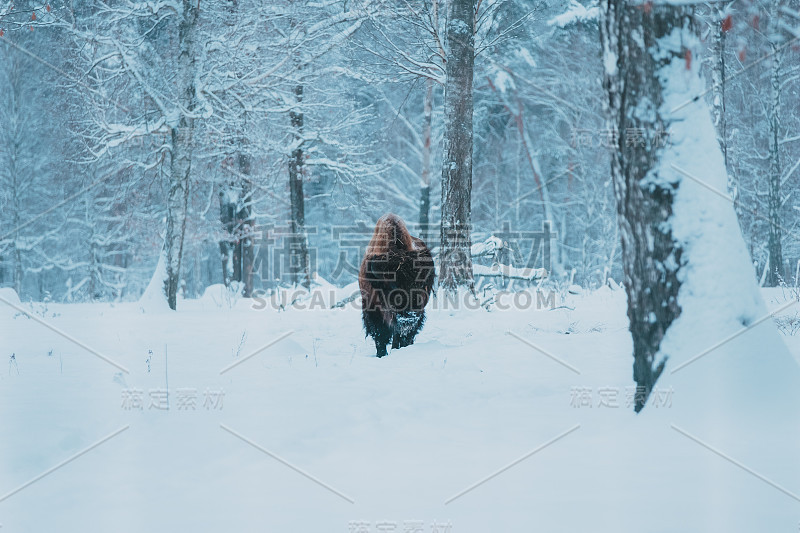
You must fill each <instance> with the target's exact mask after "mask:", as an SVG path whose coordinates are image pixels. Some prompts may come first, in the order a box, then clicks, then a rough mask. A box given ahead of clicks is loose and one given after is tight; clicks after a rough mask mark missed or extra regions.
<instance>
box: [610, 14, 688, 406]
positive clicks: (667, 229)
mask: <svg viewBox="0 0 800 533" xmlns="http://www.w3.org/2000/svg"><path fill="white" fill-rule="evenodd" d="M690 9H691V8H688V7H684V6H678V5H653V4H641V5H630V4H629V3H628V2H627V1H626V0H604V1H603V5H602V11H603V17H602V21H601V25H600V33H601V40H602V45H603V59H604V65H605V72H604V78H603V86H604V88H605V90H606V93H607V94H606V99H605V101H604V105H605V107H606V112H607V114H608V120H609V129H610V130H611V131H615V132H617V133H618V134H617V135H616V145H615V147H614V148H615V149H614V150H613V151H612V154H611V175H612V178H613V181H614V193H615V198H616V204H617V214H618V221H619V225H620V236H621V239H622V263H623V271H624V275H625V288H626V291H627V295H628V319H629V322H630V326H629V327H630V332H631V336H632V338H633V356H634V363H633V378H634V380H635V382H636V384H637V386H638V387H640V389H639V391H640V394H637V395H636V397H635V398H634V400H635V401H634V409H635V410H636V411H637V412H638V411H640V410H641V409H642V408H643V407H644V405H645V402H646V401H647V397H648V395H649V394H650V392H651V390H652V388H653V385H654V384H655V382H656V380H657V379H658V377H659V376H660V374H661V372H662V371H663V369H664V365H665V358H664V357H661V358H660V360H659V357H658V356H659V353H658V352H659V348H660V345H661V340H662V338H663V337H664V335H665V333H666V331H667V329H668V328H669V327H670V325H671V324H672V322H673V321H674V320H675V319H676V318H677V317H678V315H679V314H680V312H681V309H680V307H679V306H678V301H677V295H678V289H679V288H680V285H681V283H680V281H679V278H678V271H679V270H680V268H681V266H682V262H681V255H682V253H683V250H682V248H681V245H680V243H678V242H676V241H675V239H673V236H672V228H671V221H672V218H673V199H674V195H675V193H676V191H677V189H678V185H679V183H680V179H676V178H675V177H674V176H673V175H671V174H669V173H666V172H664V173H663V174H664V175H659V174H660V171H661V170H662V169H660V167H659V160H660V158H661V157H662V155H663V152H664V150H665V148H663V147H661V146H660V145H661V136H662V135H663V132H665V131H668V130H669V126H670V124H669V122H668V117H665V116H662V110H661V105H662V103H663V93H664V91H665V88H666V84H668V83H669V80H668V79H665V78H664V77H660V76H658V75H657V71H658V70H659V69H660V68H663V67H665V66H669V65H672V64H674V63H673V62H676V61H678V62H686V64H687V68H688V66H689V65H690V64H691V51H689V50H688V49H686V50H683V49H680V48H681V47H680V46H677V48H678V49H677V50H676V49H675V45H674V42H676V41H674V39H676V37H675V35H674V34H675V33H676V32H677V33H679V34H680V35H679V36H678V38H680V37H682V34H683V33H686V32H691V31H694V24H693V21H692V19H691V15H690V13H691V12H690ZM682 28H683V30H681V29H682ZM670 38H672V39H673V41H670ZM683 41H684V40H683V39H682V38H680V39H679V40H678V41H677V42H683ZM632 131H635V132H637V134H639V133H640V134H641V135H642V137H643V142H641V143H640V142H629V140H630V139H629V138H628V137H627V135H624V134H627V133H629V132H632ZM637 138H639V137H638V135H637ZM667 149H668V148H667Z"/></svg>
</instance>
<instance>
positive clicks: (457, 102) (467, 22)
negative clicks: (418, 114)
mask: <svg viewBox="0 0 800 533" xmlns="http://www.w3.org/2000/svg"><path fill="white" fill-rule="evenodd" d="M474 29H475V0H451V1H450V2H449V3H448V17H447V45H448V53H447V80H446V83H445V98H444V100H445V101H444V106H445V120H446V125H445V136H444V157H443V158H442V227H441V245H440V250H439V264H440V267H439V280H440V283H441V286H442V287H443V288H444V289H445V290H447V291H449V292H455V291H456V289H457V287H459V286H466V287H468V288H469V289H470V290H472V289H473V288H474V282H473V278H472V259H471V257H470V246H471V244H472V241H471V236H470V229H471V209H472V207H471V203H472V112H473V105H472V75H473V66H474V62H475V34H474Z"/></svg>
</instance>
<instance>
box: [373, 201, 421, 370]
mask: <svg viewBox="0 0 800 533" xmlns="http://www.w3.org/2000/svg"><path fill="white" fill-rule="evenodd" d="M434 277H435V270H434V264H433V257H431V252H430V250H428V247H427V246H426V245H425V243H424V242H423V241H422V239H418V238H416V237H412V236H411V234H410V233H409V232H408V229H407V228H406V225H405V223H404V222H403V220H402V219H401V218H400V217H398V216H397V215H393V214H388V215H384V216H382V217H381V218H380V219H378V223H377V224H376V225H375V232H374V233H373V235H372V239H371V240H370V242H369V246H368V247H367V253H366V254H365V256H364V260H363V261H362V262H361V269H360V270H359V274H358V285H359V287H360V289H361V306H362V311H361V317H362V319H363V321H364V329H365V330H366V334H367V336H371V337H372V338H373V339H374V340H375V348H376V349H377V351H378V357H383V356H384V355H386V345H387V344H389V343H390V342H391V343H392V349H396V348H402V347H404V346H409V345H411V344H413V343H414V337H416V335H417V333H419V331H420V330H421V329H422V326H423V324H424V323H425V306H426V305H427V303H428V298H429V297H430V294H431V291H432V290H433V282H434Z"/></svg>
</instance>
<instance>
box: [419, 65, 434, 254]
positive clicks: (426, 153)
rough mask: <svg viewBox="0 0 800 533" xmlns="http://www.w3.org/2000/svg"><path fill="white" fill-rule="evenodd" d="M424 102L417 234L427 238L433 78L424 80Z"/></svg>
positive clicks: (423, 238) (429, 205) (429, 201)
mask: <svg viewBox="0 0 800 533" xmlns="http://www.w3.org/2000/svg"><path fill="white" fill-rule="evenodd" d="M425 85H426V87H425V104H424V115H423V117H424V118H423V120H424V122H423V125H422V187H420V195H419V228H420V229H419V236H420V238H421V239H422V240H423V241H427V239H428V229H429V227H428V226H429V225H430V212H431V150H432V146H431V144H432V143H431V124H432V121H433V80H432V79H430V78H428V79H427V80H426V82H425Z"/></svg>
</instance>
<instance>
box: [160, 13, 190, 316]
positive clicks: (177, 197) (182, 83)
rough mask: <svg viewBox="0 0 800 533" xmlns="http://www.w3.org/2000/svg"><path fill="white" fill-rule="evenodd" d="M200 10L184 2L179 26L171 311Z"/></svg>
mask: <svg viewBox="0 0 800 533" xmlns="http://www.w3.org/2000/svg"><path fill="white" fill-rule="evenodd" d="M197 17H198V7H197V3H196V2H194V1H193V0H183V11H182V14H181V21H180V24H179V27H178V42H179V46H180V53H179V55H178V61H177V69H176V70H177V82H178V87H179V99H180V103H181V107H182V108H183V110H185V111H183V110H182V112H181V116H180V118H179V120H178V123H177V124H174V125H173V126H172V128H171V147H172V154H171V157H170V169H169V191H168V193H167V229H166V235H165V242H164V251H165V252H166V279H165V280H164V294H165V295H166V297H167V303H168V304H169V307H170V309H176V308H177V296H178V289H179V282H180V272H181V259H182V257H183V241H184V237H185V235H186V219H187V215H188V208H189V184H190V179H189V175H190V172H191V170H192V141H193V138H194V118H193V117H192V116H190V115H187V113H188V114H191V113H192V112H193V111H194V109H195V108H196V103H197V99H196V95H195V85H194V75H195V61H196V58H197V51H196V47H197V43H196V35H195V30H196V26H197Z"/></svg>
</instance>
